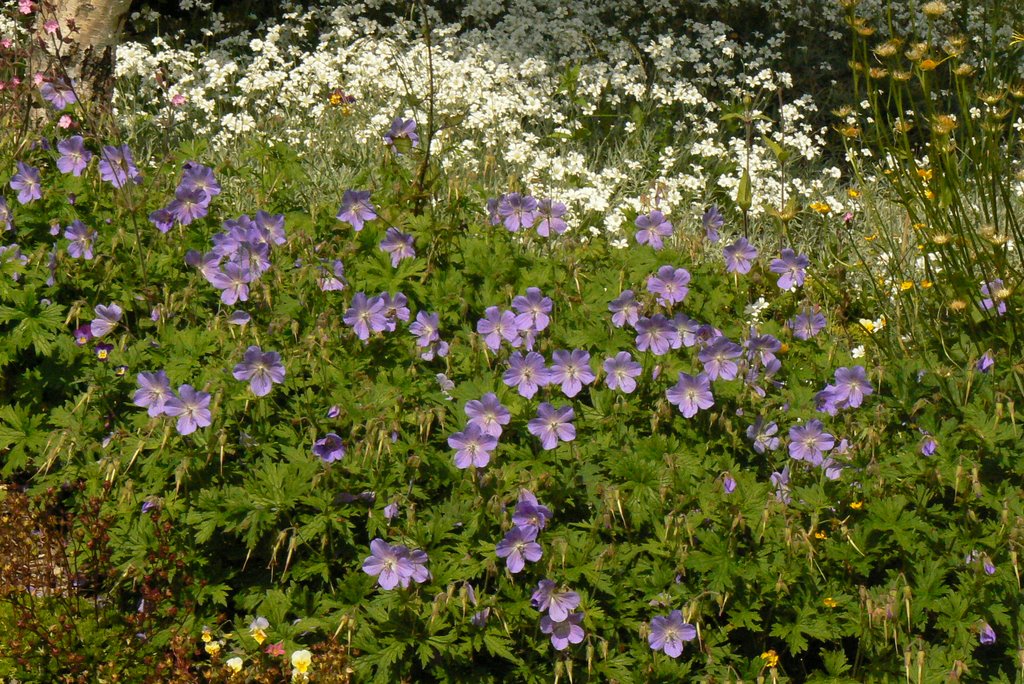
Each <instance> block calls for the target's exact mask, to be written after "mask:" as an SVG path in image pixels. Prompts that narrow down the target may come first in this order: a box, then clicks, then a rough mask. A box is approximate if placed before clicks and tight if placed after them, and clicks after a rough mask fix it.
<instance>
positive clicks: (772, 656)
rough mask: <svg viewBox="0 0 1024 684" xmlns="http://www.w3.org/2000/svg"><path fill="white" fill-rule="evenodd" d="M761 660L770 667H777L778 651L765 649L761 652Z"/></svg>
mask: <svg viewBox="0 0 1024 684" xmlns="http://www.w3.org/2000/svg"><path fill="white" fill-rule="evenodd" d="M761 660H763V661H764V664H765V665H767V666H768V667H776V666H777V665H778V664H779V654H778V653H776V652H775V650H774V649H773V650H771V651H765V652H764V653H762V654H761Z"/></svg>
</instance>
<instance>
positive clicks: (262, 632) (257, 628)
mask: <svg viewBox="0 0 1024 684" xmlns="http://www.w3.org/2000/svg"><path fill="white" fill-rule="evenodd" d="M269 627H270V623H269V622H268V621H267V618H265V617H262V616H257V617H256V619H255V620H253V621H252V622H250V623H249V634H250V636H252V638H253V639H255V640H256V643H257V644H259V645H261V646H262V645H263V642H264V641H266V639H267V628H269Z"/></svg>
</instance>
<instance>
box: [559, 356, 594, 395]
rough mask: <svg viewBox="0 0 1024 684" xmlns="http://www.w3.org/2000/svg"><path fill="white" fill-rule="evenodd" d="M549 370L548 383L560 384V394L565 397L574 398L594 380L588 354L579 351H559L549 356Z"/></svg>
mask: <svg viewBox="0 0 1024 684" xmlns="http://www.w3.org/2000/svg"><path fill="white" fill-rule="evenodd" d="M551 361H552V363H551V368H550V370H549V371H548V382H549V383H551V384H558V383H561V384H562V392H564V393H565V396H567V397H575V396H576V395H577V394H579V392H580V390H581V389H583V385H589V384H590V383H592V382H593V381H594V379H595V377H596V376H595V375H594V371H592V370H591V369H590V354H589V353H588V352H585V351H583V350H581V349H574V350H573V351H571V352H570V351H566V350H564V349H559V350H558V351H556V352H554V353H553V354H552V355H551Z"/></svg>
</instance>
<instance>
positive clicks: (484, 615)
mask: <svg viewBox="0 0 1024 684" xmlns="http://www.w3.org/2000/svg"><path fill="white" fill-rule="evenodd" d="M489 617H491V609H490V608H484V609H483V610H478V611H477V612H475V613H473V617H471V618H470V619H469V621H470V623H471V624H472V625H473V626H474V627H476V628H477V629H483V628H484V627H486V626H487V619H488V618H489Z"/></svg>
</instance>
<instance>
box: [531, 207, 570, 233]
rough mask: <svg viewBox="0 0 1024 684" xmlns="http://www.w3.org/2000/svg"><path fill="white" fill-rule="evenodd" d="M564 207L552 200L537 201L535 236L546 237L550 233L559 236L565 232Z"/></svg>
mask: <svg viewBox="0 0 1024 684" xmlns="http://www.w3.org/2000/svg"><path fill="white" fill-rule="evenodd" d="M563 216H565V205H564V204H562V203H561V202H556V201H554V200H553V199H542V200H537V218H538V219H540V221H538V223H537V234H538V235H541V236H543V237H548V236H549V235H550V234H551V233H554V234H556V235H561V234H562V233H564V232H565V229H566V227H567V226H566V224H565V221H563V220H562V217H563Z"/></svg>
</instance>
